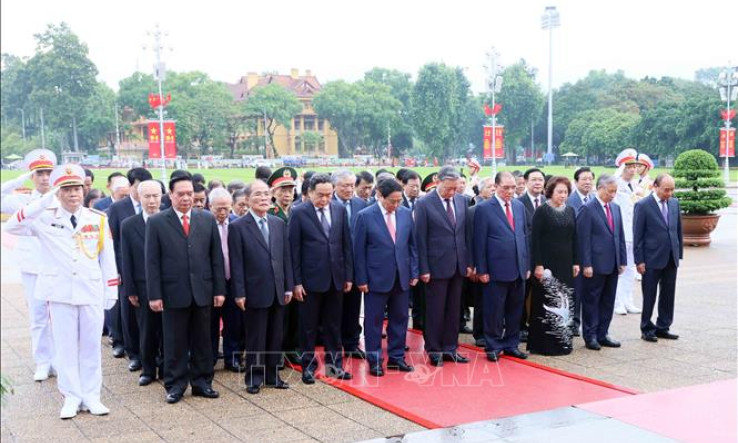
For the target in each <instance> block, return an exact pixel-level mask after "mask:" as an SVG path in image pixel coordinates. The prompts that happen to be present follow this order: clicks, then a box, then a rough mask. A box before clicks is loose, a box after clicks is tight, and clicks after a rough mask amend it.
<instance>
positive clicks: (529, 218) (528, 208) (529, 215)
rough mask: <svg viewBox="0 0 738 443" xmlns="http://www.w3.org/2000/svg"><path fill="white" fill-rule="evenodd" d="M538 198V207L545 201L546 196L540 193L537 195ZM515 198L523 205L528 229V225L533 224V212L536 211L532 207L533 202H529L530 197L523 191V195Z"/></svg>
mask: <svg viewBox="0 0 738 443" xmlns="http://www.w3.org/2000/svg"><path fill="white" fill-rule="evenodd" d="M538 198H539V199H540V202H539V203H538V207H539V208H540V207H541V205H542V204H543V202H545V201H546V196H544V195H543V194H541V195H539V196H538ZM517 200H518V201H519V202H520V203H522V204H523V206H524V207H525V218H526V222H525V223H526V226H527V227H528V229H530V227H531V226H533V213H534V212H536V208H534V207H533V203H531V201H530V197H528V193H527V192H525V193H523V195H521V196H520V197H518V198H517Z"/></svg>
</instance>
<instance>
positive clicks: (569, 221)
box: [528, 177, 579, 355]
mask: <svg viewBox="0 0 738 443" xmlns="http://www.w3.org/2000/svg"><path fill="white" fill-rule="evenodd" d="M570 191H571V183H570V182H569V179H567V178H566V177H552V178H551V179H550V180H548V182H547V184H546V199H547V200H546V203H545V204H543V205H542V206H541V207H540V208H539V209H538V210H536V212H535V213H534V214H533V222H532V228H531V231H532V233H531V237H532V239H531V243H532V255H533V261H534V264H535V268H534V275H535V277H536V279H537V280H536V282H535V283H534V286H533V292H532V297H531V312H530V314H531V318H530V327H529V329H528V331H529V335H528V351H530V352H532V353H534V354H543V355H565V354H569V353H571V351H572V336H571V331H570V329H569V318H570V313H571V310H570V306H572V304H573V300H572V294H571V292H572V290H571V289H570V288H573V287H574V277H575V276H576V275H577V274H578V273H579V266H578V265H577V257H576V249H577V248H576V231H575V229H576V216H575V212H574V208H572V207H570V206H567V205H566V199H567V197H568V196H569V192H570ZM545 270H550V273H548V272H545V273H544V271H545Z"/></svg>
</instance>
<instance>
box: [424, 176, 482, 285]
mask: <svg viewBox="0 0 738 443" xmlns="http://www.w3.org/2000/svg"><path fill="white" fill-rule="evenodd" d="M453 204H454V210H455V213H456V226H455V227H454V226H452V225H451V221H450V220H449V219H448V215H446V209H445V206H444V204H443V201H442V200H441V197H440V196H439V195H438V193H437V192H436V190H435V189H434V190H432V191H431V192H429V193H428V194H426V195H425V196H423V198H421V199H420V200H418V202H417V203H416V204H415V236H416V238H415V245H416V246H417V248H418V266H419V267H420V275H425V274H430V275H431V278H451V277H453V276H454V273H455V272H456V271H458V272H459V273H460V274H461V275H466V268H467V266H469V264H470V263H471V261H472V260H471V253H470V247H469V245H468V242H469V241H470V240H471V239H470V238H468V237H467V233H466V217H467V210H468V209H469V208H468V205H467V201H466V198H464V197H463V196H461V195H459V194H454V198H453Z"/></svg>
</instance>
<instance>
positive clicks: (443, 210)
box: [431, 189, 454, 231]
mask: <svg viewBox="0 0 738 443" xmlns="http://www.w3.org/2000/svg"><path fill="white" fill-rule="evenodd" d="M431 198H433V200H434V203H433V205H434V206H435V207H436V210H438V212H439V213H440V214H441V217H443V219H444V220H446V224H447V225H448V227H449V228H450V229H451V230H452V231H453V230H454V227H453V225H452V224H451V220H449V219H448V214H447V213H446V206H445V205H444V204H443V200H442V199H441V196H440V195H438V191H436V190H435V189H434V190H433V194H431Z"/></svg>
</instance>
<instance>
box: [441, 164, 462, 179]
mask: <svg viewBox="0 0 738 443" xmlns="http://www.w3.org/2000/svg"><path fill="white" fill-rule="evenodd" d="M459 178H461V174H460V173H459V170H458V169H456V168H454V167H453V166H444V167H442V168H441V169H440V170H439V171H438V180H439V181H444V180H458V179H459Z"/></svg>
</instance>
